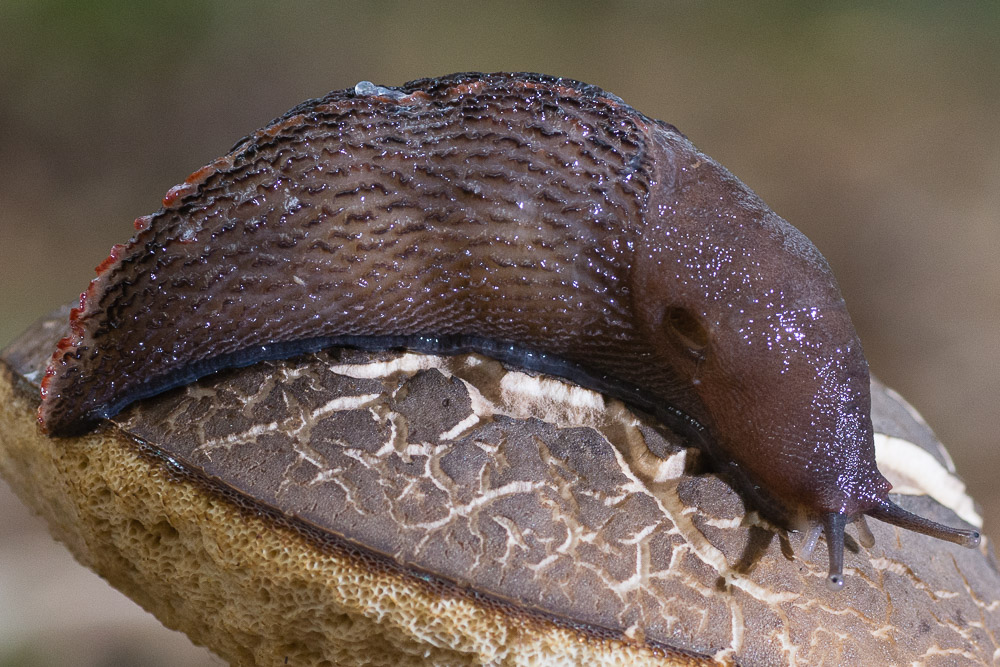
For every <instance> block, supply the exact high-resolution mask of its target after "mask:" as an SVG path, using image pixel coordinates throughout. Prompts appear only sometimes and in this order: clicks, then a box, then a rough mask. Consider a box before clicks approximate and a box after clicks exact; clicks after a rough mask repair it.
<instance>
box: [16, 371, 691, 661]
mask: <svg viewBox="0 0 1000 667" xmlns="http://www.w3.org/2000/svg"><path fill="white" fill-rule="evenodd" d="M37 403H38V401H37V398H36V397H35V394H34V388H32V387H31V386H30V385H28V384H27V383H25V382H23V381H21V380H20V379H19V378H18V377H17V376H15V375H14V374H13V373H11V372H10V370H9V369H7V368H6V367H4V366H2V365H0V473H2V475H3V476H4V478H5V479H6V480H7V481H8V482H9V483H10V485H11V487H12V488H13V489H14V491H15V492H16V493H17V494H18V495H19V496H20V497H21V499H22V500H23V501H24V502H25V503H26V504H28V505H29V506H30V507H32V508H33V509H34V510H35V511H37V512H38V513H39V514H41V515H42V516H43V517H44V518H45V519H46V520H47V521H48V524H49V527H50V530H51V532H52V535H53V536H54V537H55V538H56V539H57V540H59V541H61V542H63V543H64V544H65V545H66V546H67V547H68V548H69V549H70V551H71V552H72V553H73V554H74V556H75V557H76V558H77V559H78V560H79V561H80V562H81V563H83V564H84V565H86V566H87V567H90V568H91V569H93V570H94V571H96V572H97V573H99V574H100V575H101V576H103V577H104V578H106V579H107V580H108V581H109V582H110V583H111V585H113V586H114V587H115V588H118V589H119V590H121V591H122V592H124V593H125V594H126V595H128V596H129V597H131V598H132V599H133V600H135V601H136V602H137V603H138V604H140V605H141V606H142V607H143V608H145V609H146V610H148V611H149V612H151V613H153V614H154V615H156V617H157V618H159V619H160V620H161V621H162V622H163V623H164V624H165V625H166V626H168V627H170V628H174V629H177V630H180V631H182V632H184V633H186V634H187V635H188V636H189V637H190V638H191V639H192V641H194V642H195V643H197V644H202V645H204V646H207V647H208V648H210V649H211V650H212V651H214V652H215V653H217V654H218V655H220V656H222V657H223V658H225V659H227V660H229V661H230V662H231V663H232V664H235V665H283V664H288V665H393V666H403V665H478V664H511V665H514V664H517V665H520V664H525V665H532V664H533V665H542V664H545V665H548V664H587V665H612V664H615V665H620V664H623V663H628V664H635V665H642V664H659V665H663V664H693V663H692V661H690V660H689V659H687V658H684V657H673V656H666V657H665V656H662V655H656V654H654V653H652V652H651V651H649V650H648V649H646V648H644V647H641V646H637V645H631V644H627V643H623V642H618V641H608V640H603V641H602V640H597V639H594V638H592V637H589V636H587V635H585V634H583V633H580V632H577V631H575V630H572V629H567V628H565V627H562V626H560V625H557V624H554V623H548V622H544V621H540V620H539V619H537V618H532V617H527V616H524V615H520V614H517V613H511V611H510V610H509V609H507V608H504V607H502V606H497V605H490V604H483V603H481V602H479V601H476V600H474V599H472V598H469V597H466V596H462V595H459V594H454V593H447V592H442V591H440V590H437V589H435V587H432V586H428V585H426V584H424V583H423V582H421V581H419V580H418V579H416V578H415V577H411V576H409V575H407V574H405V573H402V572H399V571H397V570H394V569H392V568H386V567H379V566H377V565H374V564H373V561H370V560H368V559H365V558H359V557H357V555H352V554H351V553H349V552H340V551H339V550H337V549H330V548H321V547H319V546H317V543H316V542H315V541H313V540H310V539H308V538H306V537H305V536H304V535H303V534H302V533H301V532H299V531H297V530H294V529H292V528H291V527H288V526H284V525H282V524H281V522H279V521H275V520H274V519H273V518H270V517H267V516H264V515H262V514H257V515H255V514H254V513H253V512H251V511H248V510H247V509H246V508H241V507H240V506H239V505H238V504H237V503H234V502H232V501H231V500H230V499H227V498H226V497H224V496H222V495H220V494H219V493H217V492H216V491H213V490H212V489H211V488H210V487H209V486H207V485H205V484H201V483H195V482H192V481H191V480H190V479H189V478H186V477H183V476H180V475H176V474H172V473H171V471H170V469H169V466H168V465H166V464H164V463H163V462H161V461H158V460H156V459H154V458H151V457H149V456H146V455H143V454H142V453H141V452H140V451H139V450H138V449H137V447H136V445H135V444H134V443H132V442H131V441H130V440H129V439H127V438H125V437H123V436H122V435H121V434H120V433H118V432H116V431H113V430H110V429H109V430H105V431H101V432H97V433H93V434H89V435H87V436H84V437H80V438H72V439H60V440H55V439H51V438H48V437H46V436H44V435H42V434H41V432H40V431H39V429H38V427H37V425H36V424H35V419H34V415H35V409H36V408H37Z"/></svg>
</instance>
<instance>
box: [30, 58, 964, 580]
mask: <svg viewBox="0 0 1000 667" xmlns="http://www.w3.org/2000/svg"><path fill="white" fill-rule="evenodd" d="M136 229H137V230H138V231H137V234H136V235H135V237H134V238H133V239H132V240H131V241H130V242H129V243H128V244H127V245H119V246H115V248H114V249H113V250H112V252H111V256H110V257H108V259H107V260H105V261H104V263H102V264H101V265H100V266H99V267H98V269H97V272H98V275H97V277H96V278H95V279H94V280H93V282H92V283H91V285H90V287H89V288H88V289H87V291H86V292H85V293H84V294H83V295H82V296H81V299H80V305H79V307H78V308H76V309H75V310H74V311H73V313H72V315H71V318H70V320H71V321H70V334H69V335H68V336H67V337H66V338H65V339H63V340H62V341H61V342H60V344H59V346H58V348H57V350H56V352H55V354H54V355H53V358H52V361H51V364H50V366H49V368H48V371H47V373H46V377H45V379H44V382H43V387H42V404H41V407H40V409H39V419H40V421H41V423H42V424H43V427H44V428H46V429H47V430H48V432H49V433H51V434H52V435H58V436H63V435H70V434H75V433H79V432H81V431H83V430H85V429H87V428H88V427H90V426H92V425H94V424H95V422H96V421H97V420H99V419H101V418H105V417H109V416H111V415H114V414H115V413H117V412H118V411H119V410H121V409H122V408H123V407H124V406H125V405H127V404H128V403H131V402H132V401H135V400H137V399H140V398H144V397H147V396H150V395H152V394H155V393H158V392H161V391H164V390H166V389H169V388H171V387H175V386H178V385H180V384H184V383H187V382H189V381H191V380H193V379H195V378H197V377H200V376H203V375H205V374H207V373H211V372H213V371H216V370H219V369H221V368H224V367H232V366H241V365H247V364H250V363H253V362H255V361H258V360H262V359H268V358H276V357H281V356H288V355H291V354H295V353H300V352H303V351H308V350H315V349H319V348H321V347H326V346H332V345H351V346H360V347H370V348H385V347H400V346H403V347H409V348H415V349H420V350H433V351H442V352H448V353H453V352H458V351H468V350H473V351H479V352H482V353H484V354H487V355H488V356H492V357H495V358H499V359H501V360H504V361H508V362H512V363H514V364H516V365H519V366H525V367H528V368H531V369H535V370H540V371H545V372H549V373H553V374H556V375H561V376H564V377H567V378H569V379H572V380H574V381H577V382H579V383H581V384H584V385H587V386H590V387H593V388H597V389H600V390H602V391H604V392H606V393H608V394H611V395H613V396H617V397H620V398H622V399H624V400H626V401H627V402H629V403H631V404H633V405H635V406H637V407H639V408H642V409H645V410H648V411H650V412H652V413H654V414H655V415H657V416H658V417H659V418H661V419H662V420H663V421H664V422H665V423H666V424H667V425H668V426H670V427H672V428H674V429H675V430H678V431H679V432H681V433H682V434H684V435H686V436H687V437H689V438H690V439H691V440H692V441H693V442H694V443H695V444H697V445H698V446H700V447H702V448H703V449H704V450H705V451H707V452H708V454H709V455H710V456H711V458H712V459H713V460H714V462H715V463H716V465H717V466H718V467H719V470H720V472H723V473H727V474H728V475H730V476H731V477H732V478H734V479H735V480H736V481H737V484H738V485H739V488H740V489H742V490H743V492H744V493H745V494H746V495H748V496H749V497H750V498H751V500H752V502H753V503H754V505H755V506H756V507H757V508H759V509H760V510H761V511H763V512H764V513H765V514H767V515H768V516H770V517H772V518H774V519H776V520H777V521H780V522H783V523H785V524H786V525H788V526H790V527H792V528H803V527H806V526H812V527H813V529H812V530H811V531H810V534H809V537H808V538H807V541H806V548H805V552H806V553H808V552H811V550H812V547H813V545H815V542H816V538H817V536H818V532H819V531H818V529H819V528H820V527H822V528H823V529H824V530H825V534H826V540H827V544H828V546H829V555H830V570H829V580H830V583H831V584H832V585H833V586H834V587H839V586H841V585H842V583H843V578H842V568H843V543H844V528H845V525H846V523H848V522H851V521H857V522H859V526H858V528H859V531H860V535H861V537H860V540H861V542H862V543H863V544H865V545H866V546H869V545H870V544H871V537H870V535H871V533H870V532H869V531H868V530H867V526H865V525H864V516H865V515H868V516H872V517H875V518H877V519H881V520H883V521H887V522H889V523H892V524H895V525H897V526H901V527H904V528H907V529H910V530H915V531H918V532H921V533H926V534H928V535H932V536H934V537H937V538H940V539H944V540H948V541H951V542H955V543H958V544H963V545H967V546H973V545H975V544H978V542H979V534H978V533H977V532H976V531H973V530H960V529H955V528H949V527H947V526H943V525H940V524H937V523H934V522H931V521H929V520H926V519H923V518H922V517H919V516H916V515H913V514H910V513H908V512H906V511H905V510H903V509H901V508H900V507H898V506H897V505H895V504H894V503H893V502H891V501H890V500H889V498H888V491H889V489H890V484H889V483H888V482H887V481H886V479H885V478H884V477H883V476H882V475H881V474H880V473H879V471H878V468H877V467H876V465H875V451H874V441H873V432H872V422H871V417H870V403H871V399H870V395H869V374H868V364H867V362H866V360H865V357H864V355H863V353H862V350H861V343H860V342H859V340H858V337H857V334H856V333H855V330H854V327H853V325H852V323H851V320H850V317H849V316H848V313H847V309H846V307H845V305H844V301H843V298H842V297H841V295H840V291H839V289H838V287H837V283H836V281H835V280H834V277H833V275H832V273H831V271H830V267H829V266H828V265H827V263H826V261H825V260H824V259H823V257H822V256H821V255H820V253H819V251H818V250H817V249H816V248H815V247H814V246H813V244H812V243H811V242H810V241H809V240H808V239H806V237H805V236H804V235H803V234H802V233H801V232H799V231H798V230H797V229H795V228H794V227H792V226H791V225H790V224H789V223H787V222H786V221H785V220H783V219H782V218H780V217H779V216H778V215H777V214H775V213H774V212H772V211H771V210H770V209H769V208H768V207H767V206H766V205H765V204H764V203H763V202H762V201H761V200H760V199H759V198H758V197H757V196H756V195H755V194H754V193H753V192H751V191H750V190H749V189H748V188H747V187H746V186H745V185H743V184H742V183H741V182H740V181H739V180H737V179H736V178H735V177H734V176H733V175H732V174H730V173H729V172H728V171H727V170H726V169H724V168H723V167H722V166H720V165H719V164H717V163H716V162H714V161H713V160H712V159H711V158H709V157H708V156H706V155H704V154H702V153H700V152H699V151H698V150H697V149H696V148H695V147H694V146H693V145H692V144H691V142H690V141H688V139H687V138H686V137H684V135H682V134H681V133H680V132H678V131H677V130H676V129H675V128H674V127H672V126H671V125H668V124H666V123H664V122H662V121H657V120H653V119H651V118H648V117H646V116H644V115H642V114H641V113H639V112H637V111H635V110H634V109H632V108H631V107H629V106H628V105H626V104H625V103H624V102H623V101H622V100H621V99H619V98H617V97H615V96H614V95H611V94H608V93H606V92H604V91H603V90H601V89H599V88H596V87H594V86H589V85H586V84H582V83H579V82H576V81H571V80H567V79H557V78H552V77H548V76H543V75H538V74H503V73H501V74H479V73H466V74H454V75H451V76H447V77H442V78H437V79H422V80H418V81H412V82H410V83H407V84H405V85H403V86H400V87H397V88H386V87H381V86H376V85H374V84H372V83H369V82H366V81H365V82H361V83H359V84H358V85H357V86H355V87H354V88H352V89H348V90H342V91H335V92H332V93H330V94H328V95H327V96H325V97H323V98H321V99H316V100H309V101H306V102H304V103H302V104H300V105H298V106H296V107H294V108H293V109H291V110H290V111H289V112H288V113H286V114H285V115H283V116H282V117H280V118H278V119H276V120H275V121H273V122H272V123H270V124H269V125H267V126H266V127H264V128H263V129H261V130H258V131H257V132H255V133H254V134H253V135H251V136H249V137H246V138H244V139H242V140H240V141H239V142H238V143H237V144H236V145H235V147H234V148H233V149H232V150H231V151H230V153H229V154H227V155H225V156H223V157H221V158H219V159H217V160H215V161H214V162H213V163H211V164H209V165H207V166H206V167H203V168H202V169H200V170H198V171H196V172H195V173H193V174H191V176H189V177H188V178H187V180H186V181H185V182H184V183H183V184H181V185H178V186H176V187H174V188H173V189H171V190H170V191H169V192H168V193H167V195H166V197H165V198H164V199H163V207H162V208H161V209H160V210H159V211H157V212H156V213H154V214H153V215H150V216H145V217H143V218H139V219H138V220H137V221H136Z"/></svg>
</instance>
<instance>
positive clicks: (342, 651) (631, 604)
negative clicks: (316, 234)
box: [0, 313, 1000, 665]
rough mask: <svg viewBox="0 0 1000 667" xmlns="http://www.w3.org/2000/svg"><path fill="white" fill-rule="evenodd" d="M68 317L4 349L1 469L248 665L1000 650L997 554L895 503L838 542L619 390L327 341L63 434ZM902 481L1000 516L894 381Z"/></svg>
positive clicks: (758, 658)
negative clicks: (892, 515) (737, 483)
mask: <svg viewBox="0 0 1000 667" xmlns="http://www.w3.org/2000/svg"><path fill="white" fill-rule="evenodd" d="M65 319H66V318H65V313H57V314H55V315H54V316H53V317H51V318H47V319H45V320H42V321H41V322H39V323H38V324H37V325H36V326H35V327H33V328H32V329H31V330H29V331H28V332H26V333H25V334H24V335H23V336H22V337H21V338H20V339H19V340H18V341H16V342H15V343H13V344H12V345H11V346H10V347H8V348H7V349H6V350H5V351H4V352H3V354H2V355H0V472H2V473H3V475H4V477H5V478H6V479H7V480H8V481H9V482H10V484H11V486H12V487H13V488H14V490H15V491H16V492H17V493H18V494H19V495H20V497H21V498H22V499H23V500H24V501H25V502H26V503H27V504H29V505H30V506H31V507H33V508H34V509H35V510H36V511H38V512H39V513H41V514H42V515H43V516H44V517H45V518H46V519H47V520H48V522H49V526H50V528H51V531H52V533H53V535H54V536H55V537H56V538H57V539H59V540H61V541H62V542H64V543H65V544H66V545H67V546H68V547H69V549H70V550H71V551H72V552H73V554H74V555H75V556H76V558H77V559H78V560H80V561H81V562H82V563H83V564H85V565H87V566H88V567H91V568H92V569H94V570H95V571H97V572H98V573H100V574H101V575H102V576H104V577H105V578H106V579H107V580H108V581H109V582H110V583H111V584H112V585H114V586H115V587H117V588H119V589H120V590H122V591H123V592H125V593H126V594H127V595H129V596H130V597H132V598H133V599H134V600H136V601H137V602H138V603H139V604H141V605H142V606H143V607H144V608H146V609H147V610H149V611H150V612H152V613H153V614H155V615H156V616H157V617H158V618H159V619H160V620H161V621H163V623H164V624H166V625H167V626H169V627H172V628H176V629H179V630H181V631H183V632H185V633H187V634H188V635H189V636H190V637H191V638H192V640H194V641H195V642H196V643H199V644H204V645H205V646H208V647H209V648H210V649H212V650H213V651H215V652H216V653H218V654H219V655H220V656H222V657H224V658H226V659H228V660H230V661H231V662H232V663H233V664H239V665H258V664H259V665H267V664H283V663H285V662H286V661H287V664H294V665H330V664H337V665H351V664H358V665H360V664H366V665H369V664H385V665H409V664H412V665H424V664H440V665H445V664H447V665H451V664H455V665H459V664H484V663H485V664H566V663H570V664H573V663H577V664H609V665H610V664H622V663H625V662H629V663H630V664H661V665H694V664H717V663H721V664H727V663H737V664H741V665H775V664H800V665H820V664H831V665H832V664H838V665H840V664H873V663H877V664H890V663H891V664H903V663H907V664H909V663H919V664H929V665H935V664H942V665H943V664H949V665H950V664H956V663H957V662H968V663H970V664H993V662H994V660H996V659H997V656H1000V647H998V646H997V643H996V641H995V637H996V636H998V634H1000V575H998V571H997V567H996V562H995V560H994V558H993V555H992V551H991V548H990V543H989V541H988V540H987V539H985V538H984V540H983V545H982V546H981V547H980V549H979V550H966V549H963V548H961V547H958V546H955V545H950V544H942V543H941V542H939V541H937V540H934V539H933V538H930V537H926V536H923V535H919V534H916V533H912V532H908V531H905V530H900V529H897V528H894V527H893V526H890V525H887V524H883V523H880V522H874V523H873V524H872V530H873V532H874V533H875V537H876V544H875V546H874V547H872V548H869V549H865V548H862V547H860V546H858V545H857V541H856V540H855V541H853V543H852V541H851V540H849V541H848V551H847V554H846V562H845V567H846V571H847V573H848V575H849V576H848V577H847V585H846V587H845V589H844V590H843V591H840V592H831V591H830V590H828V588H827V587H826V554H825V553H821V552H823V551H825V545H823V543H822V542H821V543H820V546H819V547H818V548H817V552H816V553H814V554H813V557H812V560H811V561H803V560H802V559H801V558H798V557H796V556H795V551H796V550H798V549H799V548H800V547H801V543H802V541H803V536H801V535H799V534H794V533H792V534H788V533H785V532H783V531H779V530H776V529H775V528H774V527H773V526H771V525H770V524H768V523H766V522H765V521H763V520H762V519H760V518H758V517H757V516H756V515H755V514H749V515H748V514H747V513H746V510H745V508H744V504H743V502H742V500H741V498H740V496H739V495H737V494H736V493H735V492H734V491H733V490H732V489H731V488H730V487H729V486H728V485H727V484H726V483H725V482H724V481H723V480H722V479H720V478H718V477H716V476H715V475H713V474H711V472H710V471H708V470H706V469H705V468H704V467H703V464H702V462H701V460H700V457H699V456H698V453H697V452H696V451H693V450H688V449H686V448H685V447H684V446H683V444H682V443H681V442H680V440H679V439H678V438H676V437H675V436H673V435H672V434H671V433H669V432H666V431H663V430H662V429H661V428H660V427H659V426H658V425H657V424H656V423H655V422H653V421H652V420H650V419H648V418H646V417H644V416H642V415H637V414H634V413H633V412H631V411H629V410H628V409H627V408H626V407H625V406H623V405H622V404H621V403H619V402H617V401H611V400H608V399H605V398H603V397H602V396H601V395H600V394H596V393H594V392H592V391H589V390H586V389H582V388H580V387H576V386H573V385H571V384H568V383H566V382H564V381H561V380H556V379H551V378H547V377H541V376H536V375H529V374H525V373H523V372H519V371H517V370H515V369H510V368H506V367H504V366H502V365H501V364H499V363H497V362H494V361H492V360H489V359H485V358H483V357H481V356H477V355H463V356H454V357H435V356H427V355H417V354H410V353H362V352H358V351H351V350H330V351H325V352H321V353H317V354H313V355H306V356H302V357H298V358H295V359H291V360H286V361H280V362H265V363H261V364H258V365H256V366H253V367H249V368H245V369H241V370H235V371H226V372H223V373H219V374H217V375H214V376H212V377H209V378H205V379H203V380H201V381H199V382H197V383H195V384H192V385H189V386H187V387H184V388H182V389H180V390H176V391H173V392H170V393H167V394H164V395H162V396H159V397H156V398H154V399H150V400H146V401H143V402H141V403H139V404H136V405H134V406H132V407H130V408H129V409H127V410H126V411H124V412H123V413H121V414H120V415H119V416H118V417H117V418H115V419H114V420H113V421H111V422H109V423H108V424H106V425H105V426H103V427H102V428H101V429H99V430H98V431H97V432H95V433H92V434H89V435H86V436H82V437H79V438H72V439H63V440H58V441H57V440H52V439H50V438H48V437H46V436H43V435H42V434H41V433H40V432H39V430H38V427H37V425H36V423H35V419H34V414H35V410H36V408H37V404H38V388H37V384H38V380H39V378H40V376H41V375H42V373H43V372H44V367H45V363H46V361H47V359H48V356H49V353H50V351H51V349H52V347H53V345H54V344H55V341H56V340H58V339H59V338H60V336H61V335H62V334H63V331H62V327H63V326H64V324H63V323H64V322H65ZM873 412H874V414H873V419H874V422H875V426H876V430H877V431H878V433H879V435H877V436H876V442H877V449H878V465H879V468H880V469H881V470H882V471H883V472H884V473H885V474H886V475H887V477H889V479H890V480H891V481H892V482H893V484H894V485H895V489H894V490H895V491H900V492H902V493H903V494H905V495H903V496H897V497H896V498H895V500H896V502H898V503H900V504H901V505H902V506H903V507H905V508H907V509H909V510H911V511H914V512H917V513H919V514H921V515H924V516H927V517H929V518H932V519H934V520H937V521H941V522H944V523H949V524H954V523H955V522H956V521H957V520H959V519H962V520H965V521H966V522H967V523H969V524H972V525H974V526H979V525H981V520H980V518H979V516H978V515H977V512H976V506H975V504H974V503H973V502H972V500H971V499H970V498H969V497H968V496H967V495H966V494H965V490H964V485H963V484H962V483H961V481H960V480H959V479H958V478H957V476H956V475H955V472H954V468H953V466H952V464H951V460H950V459H949V457H948V455H947V453H946V452H945V451H944V449H943V448H942V447H941V445H940V443H938V441H937V440H936V439H935V438H934V436H933V434H932V433H931V432H930V430H929V429H928V428H927V426H926V424H924V423H923V422H922V420H920V418H919V415H917V414H916V413H915V412H913V410H912V408H910V407H909V406H908V405H907V404H906V403H905V402H904V401H903V400H902V399H900V398H899V397H898V396H897V395H896V394H895V393H894V392H892V391H891V390H889V389H886V388H885V387H883V386H881V385H879V384H878V383H875V385H874V386H873Z"/></svg>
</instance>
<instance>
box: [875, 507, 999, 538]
mask: <svg viewBox="0 0 1000 667" xmlns="http://www.w3.org/2000/svg"><path fill="white" fill-rule="evenodd" d="M867 514H868V516H870V517H872V518H874V519H878V520H879V521H885V522H886V523H891V524H892V525H894V526H899V527H900V528H905V529H906V530H912V531H913V532H915V533H923V534H924V535H930V536H931V537H936V538H937V539H939V540H945V541H948V542H954V543H955V544H960V545H961V546H963V547H969V548H972V547H978V546H979V540H980V536H979V531H978V530H967V529H964V528H952V527H951V526H945V525H943V524H940V523H937V522H936V521H931V520H930V519H925V518H924V517H922V516H917V515H916V514H913V513H911V512H907V511H906V510H904V509H903V508H902V507H900V506H899V505H897V504H896V503H894V502H892V501H891V500H888V499H886V500H884V501H883V503H882V504H881V505H876V506H875V507H874V508H872V509H870V510H868V512H867Z"/></svg>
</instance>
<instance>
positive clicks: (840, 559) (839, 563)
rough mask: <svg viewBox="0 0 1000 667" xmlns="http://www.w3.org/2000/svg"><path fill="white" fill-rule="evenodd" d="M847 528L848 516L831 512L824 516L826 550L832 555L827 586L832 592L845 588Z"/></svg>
mask: <svg viewBox="0 0 1000 667" xmlns="http://www.w3.org/2000/svg"><path fill="white" fill-rule="evenodd" d="M846 526H847V516H846V515H845V514H840V513H839V512H830V513H829V514H825V515H824V516H823V530H824V532H825V533H826V548H827V551H828V552H829V553H830V573H829V574H828V575H827V577H826V585H827V587H829V589H830V590H832V591H839V590H840V589H841V588H843V587H844V528H845V527H846Z"/></svg>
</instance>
